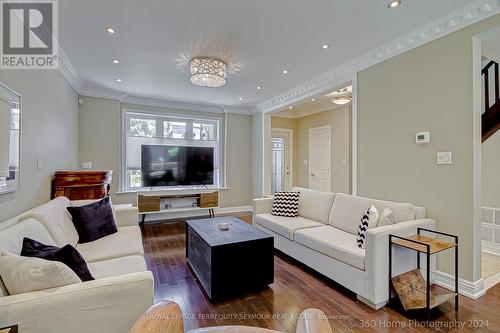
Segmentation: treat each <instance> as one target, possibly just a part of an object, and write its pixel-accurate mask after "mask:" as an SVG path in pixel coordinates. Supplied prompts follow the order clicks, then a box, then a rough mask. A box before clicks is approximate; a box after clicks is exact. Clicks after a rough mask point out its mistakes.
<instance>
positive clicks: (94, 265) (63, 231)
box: [0, 197, 154, 333]
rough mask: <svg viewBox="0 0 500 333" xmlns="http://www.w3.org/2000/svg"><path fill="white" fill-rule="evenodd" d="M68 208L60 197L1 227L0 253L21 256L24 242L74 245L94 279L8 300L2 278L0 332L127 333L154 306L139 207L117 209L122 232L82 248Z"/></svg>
mask: <svg viewBox="0 0 500 333" xmlns="http://www.w3.org/2000/svg"><path fill="white" fill-rule="evenodd" d="M77 204H78V205H79V204H82V203H77ZM69 205H70V202H69V200H68V199H67V198H64V197H59V198H56V199H54V200H52V201H50V202H48V203H46V204H44V205H41V206H39V207H36V208H34V209H32V210H30V211H28V212H26V213H23V214H21V215H19V216H17V217H15V218H13V219H10V220H8V221H6V222H2V223H0V228H1V230H0V251H7V252H10V253H13V254H17V255H19V254H20V252H21V247H22V241H23V238H24V237H29V238H32V239H34V240H36V241H39V242H42V243H44V244H47V245H55V246H59V247H62V246H64V245H66V244H71V245H73V246H74V247H76V249H77V250H78V251H79V252H80V253H81V254H82V255H83V257H84V258H85V260H86V261H87V265H88V267H89V270H90V272H91V274H92V275H93V277H94V278H95V280H94V281H87V282H81V283H77V284H71V285H67V286H63V287H59V288H52V289H47V290H41V291H34V292H29V293H24V294H17V295H9V294H8V292H7V290H6V288H5V286H4V285H3V284H2V282H1V279H0V327H6V326H11V325H19V332H23V333H54V332H71V333H87V332H93V333H126V332H128V330H129V329H130V328H131V327H132V326H133V324H134V322H135V321H136V320H137V319H138V318H139V317H140V316H141V314H142V313H143V312H144V311H146V310H147V309H148V308H149V307H150V306H151V305H152V304H153V285H154V283H153V276H152V274H151V272H149V271H148V270H147V268H146V262H145V260H144V250H143V246H142V239H141V230H140V229H139V227H138V218H137V208H134V207H131V206H121V205H119V206H117V207H113V209H114V215H115V221H116V223H117V226H118V232H117V233H114V234H112V235H109V236H106V237H104V238H101V239H98V240H96V241H94V242H91V243H86V244H78V234H77V232H76V229H75V228H74V226H73V223H72V221H71V215H70V214H69V213H68V212H67V210H66V208H67V207H68V206H69Z"/></svg>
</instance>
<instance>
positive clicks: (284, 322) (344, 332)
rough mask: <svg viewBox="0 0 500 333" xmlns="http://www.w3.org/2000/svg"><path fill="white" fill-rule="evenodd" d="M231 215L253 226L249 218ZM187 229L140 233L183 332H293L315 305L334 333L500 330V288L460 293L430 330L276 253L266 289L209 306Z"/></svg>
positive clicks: (158, 227) (146, 228) (163, 226)
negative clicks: (472, 295) (192, 262)
mask: <svg viewBox="0 0 500 333" xmlns="http://www.w3.org/2000/svg"><path fill="white" fill-rule="evenodd" d="M233 215H237V216H238V217H239V218H241V219H243V220H244V221H246V222H248V223H251V213H240V214H233ZM185 224H186V223H185V220H178V221H168V222H163V223H147V224H143V225H141V231H142V237H143V243H144V251H145V258H146V264H147V266H148V269H150V270H151V271H152V272H153V276H154V279H155V300H156V301H159V300H163V299H168V300H173V301H175V302H177V303H178V304H179V305H180V307H181V309H182V310H183V313H184V315H185V320H184V322H185V328H186V330H188V329H192V328H198V327H205V326H217V325H250V326H259V327H265V328H270V329H275V330H280V331H283V332H294V331H295V326H296V322H297V316H298V314H300V312H301V311H302V310H304V309H306V308H311V307H313V308H319V309H322V310H323V311H325V313H326V314H327V315H328V316H329V318H330V324H331V326H332V327H333V328H334V332H336V333H337V332H340V333H352V332H387V333H392V332H410V333H412V332H413V333H417V332H436V331H438V332H449V333H452V332H484V333H493V332H500V316H499V315H498V308H499V307H500V285H497V286H495V287H493V288H491V289H489V290H488V291H487V293H486V295H485V296H483V297H481V298H480V299H478V300H472V299H469V298H465V297H462V296H460V309H459V312H458V313H457V314H456V313H455V311H454V306H453V302H449V303H445V304H443V305H441V306H439V307H438V308H437V309H435V310H434V312H433V316H432V318H433V319H434V321H433V322H432V326H431V327H429V326H426V323H425V321H424V320H423V319H424V318H425V315H421V314H419V313H418V312H415V313H412V312H404V311H403V310H402V308H401V306H398V305H392V306H390V307H384V308H382V309H380V310H378V311H375V310H373V309H372V308H370V307H368V306H367V305H365V304H363V303H361V302H360V301H358V300H357V299H356V295H355V294H353V293H352V292H350V291H349V290H347V289H345V288H343V287H342V286H340V285H338V284H337V283H335V282H334V281H331V280H330V279H328V278H326V277H324V276H322V275H320V274H318V273H316V272H314V271H312V270H311V269H309V268H307V267H306V266H305V265H303V264H301V263H299V262H297V261H295V260H293V259H292V258H290V257H288V256H286V255H284V254H282V253H280V252H276V253H275V283H274V284H272V285H271V286H270V287H269V288H266V289H264V290H261V291H260V292H255V293H250V294H246V295H241V296H240V297H238V298H235V299H231V300H228V301H224V302H220V303H212V302H210V300H209V299H208V298H207V296H206V294H205V292H204V291H203V289H202V287H201V285H200V283H199V281H198V280H197V278H196V276H195V275H194V274H193V272H192V271H191V269H190V268H189V266H188V265H187V263H186V252H185V246H186V239H185V232H186V226H185ZM438 325H439V326H438ZM457 325H463V326H457Z"/></svg>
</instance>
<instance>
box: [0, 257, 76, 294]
mask: <svg viewBox="0 0 500 333" xmlns="http://www.w3.org/2000/svg"><path fill="white" fill-rule="evenodd" d="M0 276H2V280H3V283H4V284H5V286H6V287H7V290H8V292H9V294H10V295H17V294H23V293H28V292H32V291H38V290H45V289H50V288H56V287H61V286H66V285H69V284H73V283H79V282H82V280H80V278H79V277H78V276H77V275H76V274H75V272H73V271H72V270H71V269H70V268H69V267H68V266H66V265H65V264H63V263H62V262H58V261H49V260H45V259H40V258H30V257H21V256H18V255H15V254H12V253H8V252H3V251H2V252H0Z"/></svg>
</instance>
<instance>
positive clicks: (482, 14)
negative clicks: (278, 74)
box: [256, 0, 500, 113]
mask: <svg viewBox="0 0 500 333" xmlns="http://www.w3.org/2000/svg"><path fill="white" fill-rule="evenodd" d="M498 13H500V0H475V1H473V2H471V3H470V4H468V5H467V6H464V7H462V8H460V9H458V10H456V11H453V12H451V13H449V14H447V15H445V16H443V17H441V18H439V19H437V20H435V21H432V22H430V23H427V24H425V25H423V26H421V27H419V28H417V29H415V30H413V31H411V32H410V33H408V34H406V35H403V36H401V37H399V38H397V39H394V40H393V41H391V42H389V43H386V44H384V45H382V46H380V47H378V48H376V49H374V50H371V51H369V52H367V53H365V54H363V55H361V56H360V57H357V58H355V59H353V60H351V61H349V62H347V63H345V64H343V65H341V66H339V67H337V68H335V69H333V70H331V71H330V72H327V73H325V74H322V75H320V76H318V77H316V78H314V79H312V80H310V81H308V82H306V83H304V84H301V85H299V86H297V87H295V88H293V89H290V90H288V91H286V92H284V93H282V94H280V95H278V96H276V97H273V98H271V99H269V100H267V101H264V102H262V103H260V104H258V105H257V106H256V112H257V113H258V112H271V111H276V110H279V109H281V108H284V107H286V106H288V105H291V104H294V103H297V102H300V101H301V100H303V99H306V98H310V97H313V96H315V95H317V94H320V93H323V92H325V91H327V90H329V89H333V88H336V87H337V86H339V85H340V84H343V83H346V82H349V81H351V80H352V77H353V75H354V74H355V73H356V72H358V71H360V70H362V69H365V68H367V67H370V66H373V65H375V64H378V63H380V62H382V61H385V60H387V59H390V58H392V57H395V56H397V55H399V54H402V53H404V52H407V51H409V50H412V49H414V48H416V47H419V46H421V45H423V44H426V43H428V42H430V41H433V40H435V39H437V38H440V37H443V36H445V35H448V34H450V33H452V32H454V31H457V30H459V29H462V28H465V27H467V26H469V25H471V24H474V23H476V22H479V21H481V20H484V19H486V18H488V17H490V16H493V15H495V14H498Z"/></svg>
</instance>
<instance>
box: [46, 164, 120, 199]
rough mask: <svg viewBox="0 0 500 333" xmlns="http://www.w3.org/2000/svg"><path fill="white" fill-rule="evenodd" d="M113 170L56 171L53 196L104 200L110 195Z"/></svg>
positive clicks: (53, 181)
mask: <svg viewBox="0 0 500 333" xmlns="http://www.w3.org/2000/svg"><path fill="white" fill-rule="evenodd" d="M112 178H113V170H73V171H56V172H55V173H54V179H53V180H52V196H51V198H52V199H53V198H55V197H61V196H63V197H66V198H68V199H69V200H94V199H102V198H104V197H106V196H108V195H109V192H110V190H111V181H112Z"/></svg>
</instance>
